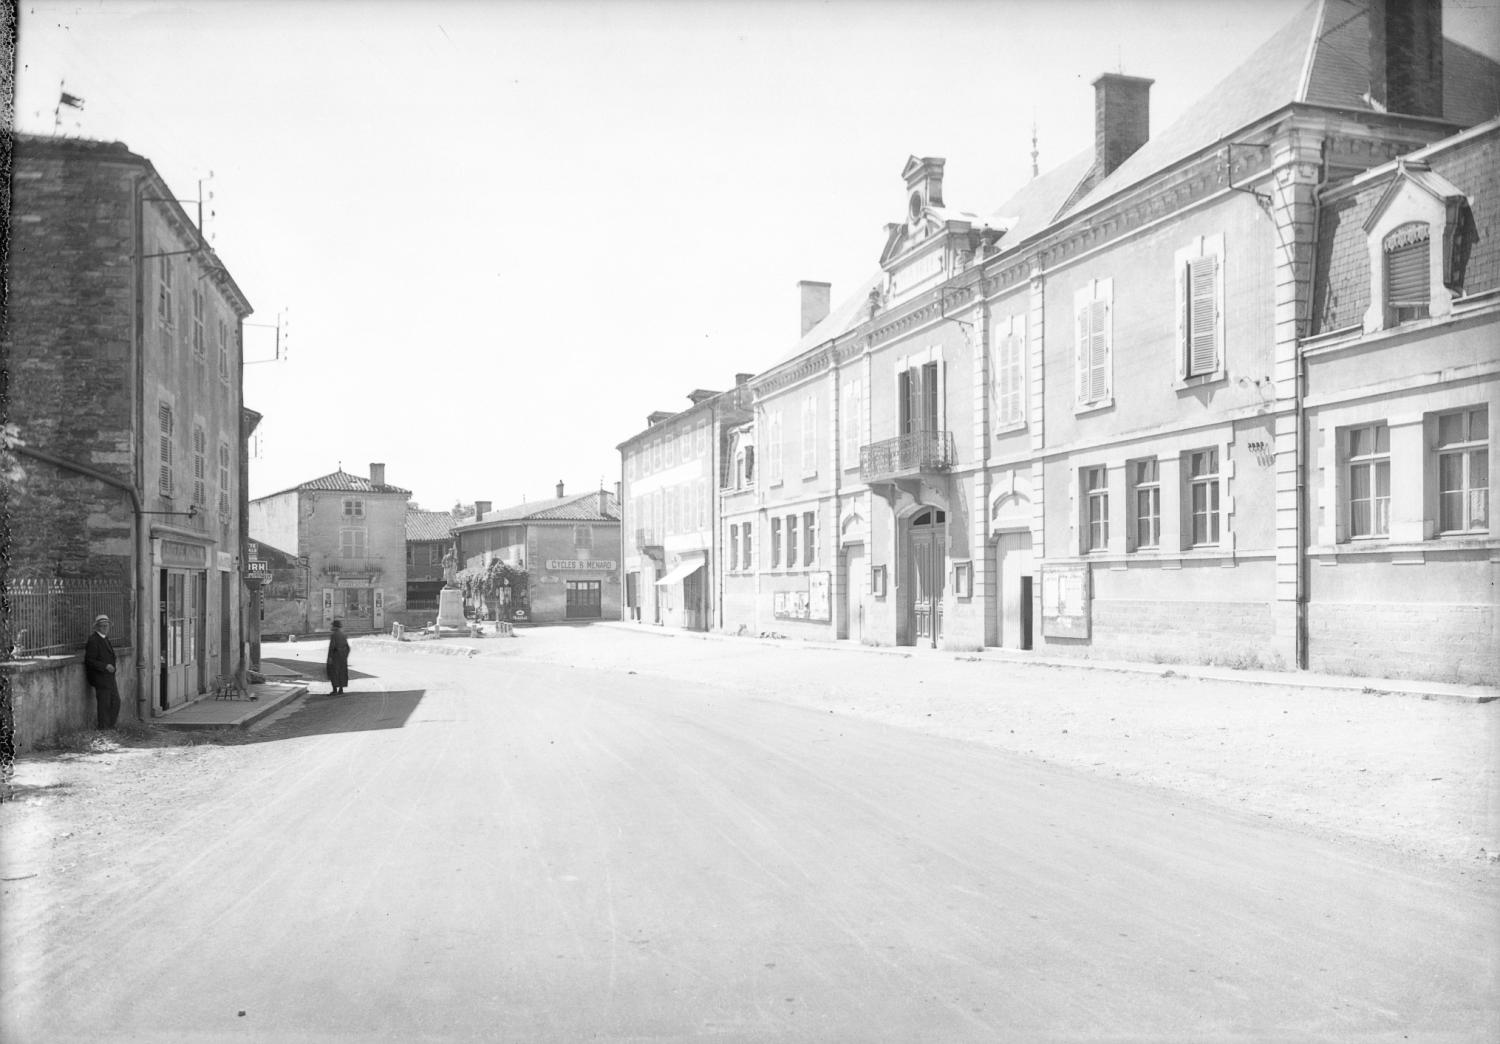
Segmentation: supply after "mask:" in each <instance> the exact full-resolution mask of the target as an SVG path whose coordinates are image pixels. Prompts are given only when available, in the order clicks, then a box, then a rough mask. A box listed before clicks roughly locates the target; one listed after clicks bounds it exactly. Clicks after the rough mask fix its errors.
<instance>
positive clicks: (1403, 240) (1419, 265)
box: [1380, 221, 1432, 326]
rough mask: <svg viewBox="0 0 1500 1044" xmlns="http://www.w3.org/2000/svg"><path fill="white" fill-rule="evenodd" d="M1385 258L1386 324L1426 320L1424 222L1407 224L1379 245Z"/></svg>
mask: <svg viewBox="0 0 1500 1044" xmlns="http://www.w3.org/2000/svg"><path fill="white" fill-rule="evenodd" d="M1380 246H1381V251H1382V253H1384V254H1385V307H1386V324H1387V325H1389V326H1396V325H1399V324H1400V323H1408V322H1411V321H1412V320H1414V319H1426V318H1427V316H1428V311H1429V308H1430V307H1431V303H1432V286H1431V275H1430V273H1431V262H1430V255H1431V252H1432V230H1431V226H1429V225H1428V224H1427V223H1426V222H1425V221H1408V222H1407V223H1406V224H1404V225H1401V226H1400V227H1399V228H1396V229H1393V230H1392V231H1391V232H1390V233H1389V234H1388V235H1387V236H1386V237H1385V238H1384V239H1383V240H1382V241H1381V244H1380Z"/></svg>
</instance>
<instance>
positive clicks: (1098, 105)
mask: <svg viewBox="0 0 1500 1044" xmlns="http://www.w3.org/2000/svg"><path fill="white" fill-rule="evenodd" d="M1155 82H1156V81H1155V80H1148V79H1146V78H1144V77H1142V76H1126V75H1125V74H1124V73H1105V74H1104V75H1103V76H1101V77H1099V78H1098V79H1097V80H1095V81H1094V163H1095V165H1096V166H1097V167H1098V168H1099V171H1100V177H1101V178H1104V177H1108V176H1109V174H1110V173H1111V172H1112V171H1113V170H1114V169H1115V168H1116V167H1118V166H1119V165H1120V164H1122V163H1124V162H1125V161H1126V160H1128V159H1129V158H1130V157H1131V156H1132V155H1133V154H1134V153H1135V150H1136V149H1138V148H1140V147H1141V146H1142V145H1144V144H1146V139H1147V138H1149V137H1150V136H1151V85H1152V84H1153V83H1155Z"/></svg>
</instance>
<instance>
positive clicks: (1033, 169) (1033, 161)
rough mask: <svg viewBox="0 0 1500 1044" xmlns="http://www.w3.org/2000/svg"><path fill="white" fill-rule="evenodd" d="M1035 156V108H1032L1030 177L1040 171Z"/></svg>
mask: <svg viewBox="0 0 1500 1044" xmlns="http://www.w3.org/2000/svg"><path fill="white" fill-rule="evenodd" d="M1036 157H1037V149H1036V110H1035V109H1033V110H1031V176H1032V177H1036V176H1037V175H1038V174H1040V173H1041V171H1040V170H1038V169H1037V165H1036Z"/></svg>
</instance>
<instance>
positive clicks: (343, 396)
mask: <svg viewBox="0 0 1500 1044" xmlns="http://www.w3.org/2000/svg"><path fill="white" fill-rule="evenodd" d="M1497 2H1500V0H1447V3H1446V4H1445V22H1446V28H1447V34H1448V35H1449V36H1452V37H1454V38H1456V39H1459V40H1462V41H1463V42H1465V43H1468V44H1469V45H1470V46H1473V47H1476V48H1478V49H1480V50H1482V51H1484V52H1486V53H1488V54H1491V55H1500V24H1497V23H1500V17H1497V8H1496V6H1495V4H1496V3H1497ZM1303 6H1304V2H1303V0H1254V2H1245V3H1237V2H1228V0H1154V2H1146V0H1115V2H1108V0H1007V2H991V3H980V2H977V0H971V2H935V0H925V2H920V3H919V2H905V3H880V2H865V3H854V2H846V0H834V2H828V3H810V2H808V3H803V2H797V3H786V2H784V3H777V2H772V0H757V2H749V3H732V2H715V0H708V2H701V3H686V2H656V3H633V2H629V0H624V2H613V3H575V2H566V0H564V2H554V3H548V4H541V3H525V2H511V3H480V2H451V0H450V2H446V3H443V2H415V0H412V2H401V3H397V2H394V0H384V2H381V0H364V2H355V0H300V2H296V3H276V2H255V3H246V2H237V0H187V2H166V0H163V2H133V0H103V2H93V3H76V2H75V3H28V2H24V0H23V2H22V5H21V9H20V24H19V41H18V54H17V59H18V61H17V66H18V67H17V85H16V100H15V104H16V126H17V127H18V128H19V129H20V130H23V131H33V132H39V133H52V130H53V110H54V107H55V106H56V104H57V100H58V91H59V83H60V81H66V88H65V89H66V90H67V91H68V92H69V93H70V94H74V95H77V96H79V97H81V98H83V99H84V109H83V111H82V112H77V111H75V110H72V109H64V110H63V125H62V133H64V134H68V135H74V136H83V137H90V138H101V139H107V140H118V141H123V142H125V143H126V144H127V145H129V146H130V147H131V148H132V149H133V150H135V151H136V152H138V153H140V154H142V155H144V156H146V157H148V158H149V159H150V160H151V161H152V162H153V163H154V164H155V165H156V167H157V169H158V170H159V171H160V172H161V173H162V175H163V176H164V177H165V178H166V179H167V181H168V183H169V184H170V185H171V186H172V188H173V190H174V193H175V194H176V195H177V196H179V197H183V198H191V197H194V196H196V195H197V192H198V180H199V179H200V178H207V177H208V175H209V172H210V171H212V172H213V178H212V180H211V181H209V182H208V183H207V188H206V191H212V192H213V194H214V199H213V200H212V202H211V203H208V204H207V209H209V210H211V211H212V213H213V216H212V217H211V218H209V220H208V221H207V227H208V232H209V234H210V235H211V236H212V237H213V241H214V245H215V248H216V249H217V250H218V252H219V254H220V256H221V258H222V259H223V260H224V262H225V263H226V265H227V266H228V267H229V269H230V271H231V272H232V273H233V275H234V277H235V279H236V281H237V282H238V283H239V284H240V286H241V287H242V288H243V289H244V291H245V293H246V294H247V295H248V296H249V298H250V300H251V302H252V303H253V304H254V305H255V308H256V314H255V315H253V316H252V317H251V318H250V322H252V323H268V324H273V323H275V322H276V317H277V314H278V313H282V314H283V321H284V323H285V324H286V330H287V335H286V338H285V342H284V343H285V345H286V348H287V358H286V359H285V361H282V362H278V363H268V364H255V365H250V366H248V367H247V369H246V371H245V372H246V378H245V401H246V404H247V405H248V406H250V407H251V408H253V409H256V410H259V411H260V412H261V413H263V414H265V420H264V422H263V423H262V425H261V428H260V431H259V433H258V437H257V439H256V443H255V446H254V452H253V456H252V460H251V466H250V494H251V496H252V497H256V496H263V495H265V494H268V493H272V492H276V491H277V490H280V489H284V488H286V487H288V486H292V485H295V484H297V483H298V482H301V481H303V480H305V479H309V478H314V477H316V476H318V475H323V474H326V473H328V472H330V471H333V470H334V469H335V468H337V467H338V466H339V465H340V463H342V465H343V467H344V469H345V470H347V471H350V472H352V473H355V474H361V475H363V474H367V470H366V469H367V466H368V464H369V462H371V461H382V462H385V463H386V465H387V480H388V481H390V482H393V483H395V484H397V485H400V486H404V487H406V488H409V489H411V490H412V491H413V495H414V498H415V499H416V500H418V501H419V502H420V503H421V504H422V506H424V507H429V508H447V507H451V506H452V505H453V503H454V502H455V501H458V500H462V501H465V502H468V501H473V500H476V499H481V500H492V501H494V502H495V504H496V505H497V506H500V505H509V504H514V503H519V502H520V501H522V500H523V499H529V500H536V499H540V498H544V497H550V496H552V495H553V486H554V484H555V483H556V482H557V481H558V480H563V481H565V482H566V483H567V485H568V488H569V490H570V491H582V490H585V489H588V488H591V487H594V486H596V485H597V484H598V483H599V482H600V481H601V479H602V481H603V482H604V483H605V484H606V485H607V486H608V487H609V488H613V483H614V481H615V479H616V478H617V477H618V474H619V455H618V453H617V452H616V451H615V449H614V447H615V445H616V444H617V443H619V442H621V441H622V440H624V439H626V438H628V437H629V436H631V435H633V434H635V433H636V432H637V431H639V430H640V429H642V428H643V427H644V426H645V416H646V414H647V413H650V412H651V411H653V410H659V409H665V410H673V411H675V410H679V409H684V408H686V407H687V405H688V401H687V399H686V394H687V392H689V391H690V390H692V389H694V388H713V389H722V388H725V387H727V386H728V385H729V384H730V383H731V382H732V380H733V374H734V373H735V372H736V371H752V372H753V371H759V370H763V369H765V368H767V367H768V366H770V365H771V364H772V363H774V362H776V361H778V360H780V359H781V358H783V357H785V356H786V355H787V354H788V353H789V352H790V351H791V349H792V347H793V345H794V344H795V342H796V340H797V336H798V333H799V330H798V325H797V324H798V301H797V291H796V285H795V284H796V282H797V281H798V280H799V279H816V280H823V281H827V282H832V283H833V296H834V300H835V303H837V301H838V300H840V299H842V298H843V297H845V296H847V295H848V294H850V293H853V292H854V290H855V289H856V284H857V283H858V282H859V281H860V280H862V279H864V278H865V277H866V276H867V275H870V274H871V273H873V272H874V271H875V270H876V268H877V259H878V255H879V250H880V247H881V244H882V241H883V233H882V227H883V226H884V224H885V223H887V222H890V221H898V220H901V218H902V216H903V214H904V210H905V207H904V203H905V192H904V186H903V184H902V181H901V177H900V175H901V168H902V166H903V164H904V163H905V160H906V158H907V156H908V155H911V154H913V153H915V154H918V155H935V156H944V157H946V158H947V160H948V167H947V177H946V180H945V185H944V196H945V199H946V202H947V203H948V204H949V205H950V206H955V207H958V208H961V209H965V210H972V211H975V212H978V213H981V214H988V213H989V212H990V211H992V210H993V209H994V208H995V207H997V206H998V205H999V204H1000V203H1001V202H1003V201H1004V199H1005V198H1006V197H1007V196H1009V195H1010V193H1011V192H1013V191H1014V190H1015V189H1016V188H1018V187H1019V186H1020V184H1021V183H1022V182H1023V181H1024V180H1025V179H1026V178H1027V177H1028V176H1029V174H1030V167H1031V157H1030V150H1031V140H1030V139H1031V125H1032V121H1033V119H1035V121H1036V124H1037V126H1038V129H1039V135H1040V148H1041V164H1042V167H1043V169H1046V168H1047V167H1048V166H1050V165H1055V164H1057V163H1060V162H1062V161H1063V160H1065V159H1067V158H1068V157H1070V156H1072V155H1074V154H1076V153H1077V152H1079V151H1081V150H1083V149H1085V148H1087V147H1089V145H1090V143H1091V141H1092V134H1093V123H1092V121H1093V108H1092V105H1093V92H1092V88H1091V87H1090V83H1091V81H1092V80H1093V79H1094V78H1095V77H1096V76H1097V75H1098V74H1099V73H1101V72H1105V71H1114V70H1123V71H1124V72H1127V73H1132V74H1136V75H1141V76H1150V77H1153V78H1154V79H1155V80H1156V84H1155V86H1154V87H1153V89H1152V98H1151V104H1152V115H1151V119H1152V125H1153V127H1154V128H1158V129H1159V128H1161V127H1164V126H1165V125H1166V124H1167V123H1168V122H1170V121H1171V119H1172V118H1173V117H1174V116H1175V115H1176V114H1177V113H1179V112H1180V111H1181V110H1182V108H1183V107H1184V106H1185V105H1187V104H1188V103H1189V102H1191V101H1192V100H1194V99H1195V98H1196V97H1198V96H1199V95H1201V94H1203V93H1205V92H1206V91H1207V90H1209V89H1210V88H1211V87H1212V85H1213V84H1214V83H1216V82H1217V81H1218V80H1219V79H1220V78H1221V77H1222V76H1223V75H1224V74H1226V73H1227V72H1228V71H1229V70H1230V69H1232V68H1233V67H1234V66H1235V65H1236V64H1237V63H1238V62H1239V61H1241V60H1242V59H1243V58H1245V57H1246V56H1248V54H1249V53H1250V52H1251V51H1252V50H1254V48H1255V47H1257V46H1258V45H1259V44H1261V43H1262V42H1264V41H1265V39H1266V38H1268V37H1269V36H1270V35H1271V34H1272V33H1274V32H1275V31H1276V29H1278V28H1279V27H1280V26H1281V25H1282V24H1284V23H1285V22H1286V21H1287V20H1288V19H1290V18H1291V17H1292V16H1293V15H1294V14H1295V13H1296V12H1297V11H1299V10H1300V9H1301V8H1302V7H1303ZM188 210H189V213H192V212H193V210H194V205H193V204H191V203H190V204H189V205H188ZM274 338H275V335H274V332H273V331H271V330H269V329H265V328H262V327H251V328H249V329H247V331H246V344H247V350H246V356H247V360H249V361H251V362H254V361H255V360H259V359H268V358H270V357H271V356H272V354H273V352H274Z"/></svg>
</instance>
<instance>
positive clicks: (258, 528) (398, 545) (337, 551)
mask: <svg viewBox="0 0 1500 1044" xmlns="http://www.w3.org/2000/svg"><path fill="white" fill-rule="evenodd" d="M410 496H411V491H410V490H407V489H402V488H401V487H400V486H394V485H391V484H389V483H387V482H386V481H385V465H384V464H378V463H377V464H371V465H370V475H369V477H368V478H366V477H364V476H362V475H351V474H349V473H348V472H346V471H342V470H339V471H335V472H333V473H331V474H328V475H323V476H321V477H319V478H315V479H309V480H308V481H307V482H303V483H301V484H300V485H297V486H294V487H292V488H291V489H286V490H282V491H281V492H280V493H273V494H271V495H270V496H266V497H258V498H257V499H255V500H252V501H250V535H251V537H252V538H254V539H255V540H257V541H259V542H262V543H264V544H266V545H269V546H270V547H272V548H278V549H280V550H281V551H282V552H289V553H294V554H295V555H296V556H297V557H298V558H299V559H302V560H305V563H306V564H305V566H304V567H303V568H304V569H305V570H306V580H305V585H304V588H303V591H302V593H300V594H298V593H292V601H293V602H295V603H297V604H296V605H293V606H289V605H286V604H282V603H278V602H277V601H276V599H274V598H273V597H271V593H270V592H269V591H268V592H267V596H266V598H265V599H264V609H265V613H266V617H267V619H268V620H270V619H273V618H274V620H275V621H276V623H277V625H278V626H277V627H276V628H275V629H276V630H277V632H278V633H287V634H312V633H324V632H327V631H328V630H329V629H330V628H331V627H332V626H333V621H334V620H339V621H341V622H342V626H343V628H344V631H345V632H346V633H348V634H365V633H369V632H371V631H382V630H385V628H386V627H387V625H388V622H389V620H388V618H389V617H390V616H392V615H394V614H396V613H400V612H402V611H403V610H404V609H405V608H406V502H407V500H408V499H409V498H410ZM288 593H291V592H288ZM299 613H300V620H299V619H298V614H299ZM270 630H272V628H271V627H267V631H268V632H269V631H270Z"/></svg>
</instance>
